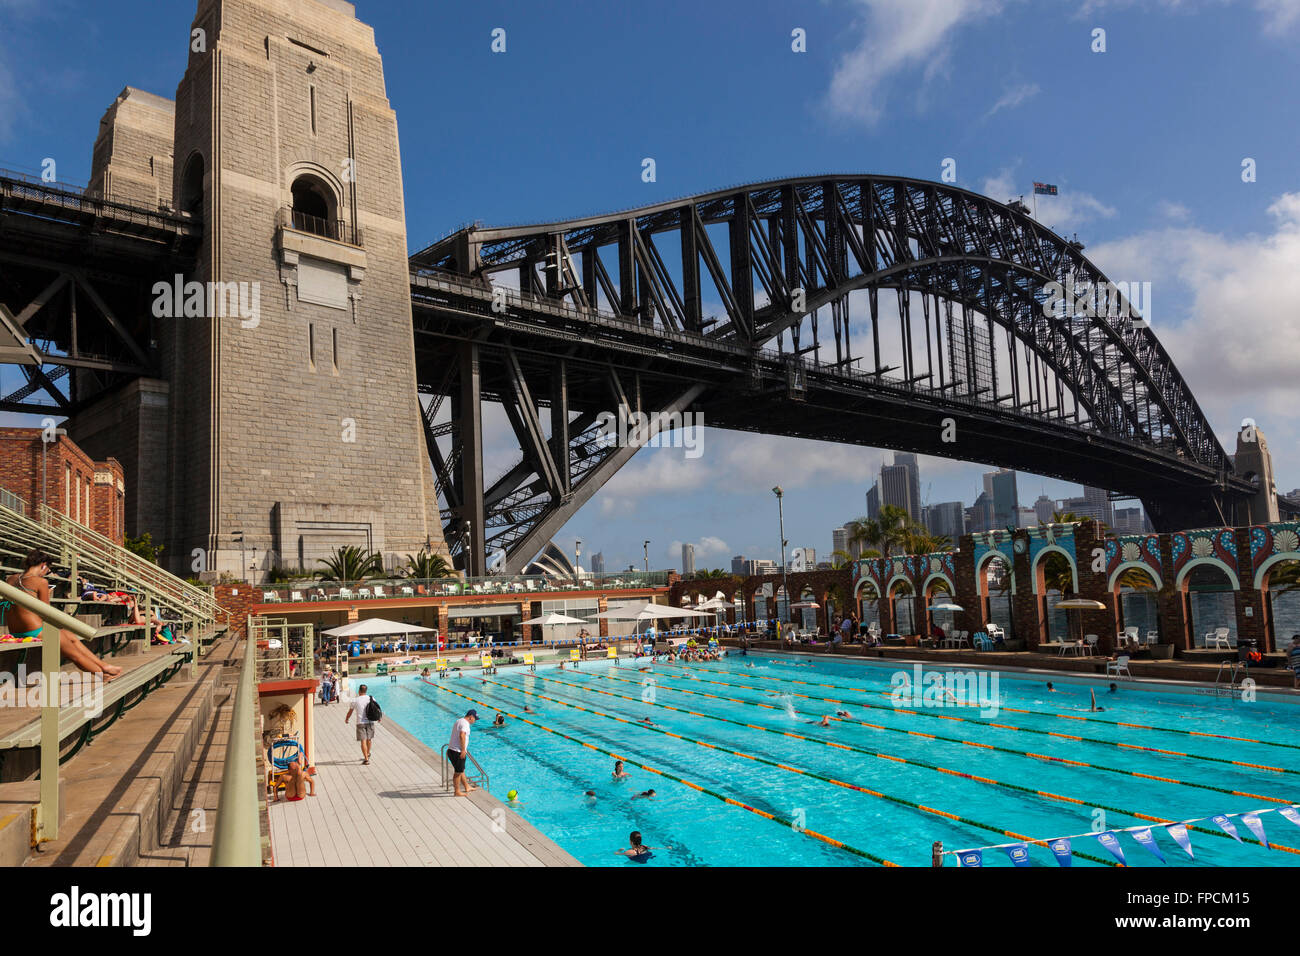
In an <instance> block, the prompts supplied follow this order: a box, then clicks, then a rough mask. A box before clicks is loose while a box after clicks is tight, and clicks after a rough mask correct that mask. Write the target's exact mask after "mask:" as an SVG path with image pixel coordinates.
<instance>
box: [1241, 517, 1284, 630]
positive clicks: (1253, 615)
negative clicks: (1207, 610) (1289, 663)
mask: <svg viewBox="0 0 1300 956" xmlns="http://www.w3.org/2000/svg"><path fill="white" fill-rule="evenodd" d="M1234 534H1235V536H1236V538H1237V578H1238V580H1240V581H1241V590H1240V591H1238V592H1237V593H1236V595H1235V596H1234V603H1235V605H1236V610H1237V641H1238V643H1240V642H1241V641H1242V640H1254V641H1257V642H1258V644H1257V648H1258V650H1259V652H1260V653H1261V654H1268V653H1271V652H1272V651H1274V650H1275V649H1276V645H1277V637H1278V635H1277V634H1270V633H1269V630H1270V629H1269V627H1268V621H1267V615H1266V613H1265V611H1266V609H1267V602H1268V595H1267V594H1266V593H1265V592H1263V591H1258V590H1256V589H1255V587H1254V584H1255V568H1254V562H1253V561H1252V560H1251V559H1250V529H1249V528H1237V529H1235V531H1234ZM1274 629H1276V622H1275V623H1274ZM1284 636H1285V637H1288V638H1289V635H1284ZM1288 643H1290V642H1289V640H1288Z"/></svg>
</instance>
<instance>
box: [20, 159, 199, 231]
mask: <svg viewBox="0 0 1300 956" xmlns="http://www.w3.org/2000/svg"><path fill="white" fill-rule="evenodd" d="M0 200H3V203H4V205H6V206H14V207H18V208H21V207H22V206H24V205H30V206H39V207H41V208H42V209H51V208H54V209H61V210H66V211H68V212H71V213H78V214H81V215H84V216H93V217H95V218H97V219H108V220H112V221H114V222H120V223H130V224H131V225H135V226H144V227H148V228H151V229H162V230H167V231H171V232H176V231H197V230H198V228H199V226H198V224H197V223H195V222H192V221H190V220H189V219H188V218H187V217H184V216H180V215H178V214H177V213H175V212H174V211H173V210H171V209H170V208H169V207H166V206H162V205H160V206H158V207H156V208H150V207H147V206H135V205H132V204H130V203H125V202H119V201H117V200H114V199H106V198H104V197H103V196H101V195H99V194H97V193H95V192H93V191H91V190H89V189H86V188H83V187H80V186H73V185H70V184H68V183H48V182H45V181H43V180H41V179H39V178H37V177H35V176H31V175H28V174H26V173H18V172H13V171H11V170H2V169H0Z"/></svg>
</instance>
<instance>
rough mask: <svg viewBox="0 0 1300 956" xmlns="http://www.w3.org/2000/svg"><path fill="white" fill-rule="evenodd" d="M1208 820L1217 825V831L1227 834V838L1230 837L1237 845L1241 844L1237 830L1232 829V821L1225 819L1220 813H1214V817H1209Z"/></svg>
mask: <svg viewBox="0 0 1300 956" xmlns="http://www.w3.org/2000/svg"><path fill="white" fill-rule="evenodd" d="M1210 819H1211V820H1213V821H1214V822H1215V823H1217V824H1218V825H1219V829H1220V830H1222V831H1223V832H1224V833H1226V834H1228V836H1230V837H1232V838H1233V839H1234V840H1236V841H1237V842H1238V843H1240V842H1241V837H1239V836H1237V828H1236V827H1234V826H1233V825H1232V821H1231V820H1229V819H1228V818H1227V817H1225V816H1224V815H1223V814H1222V813H1216V814H1215V815H1214V816H1212V817H1210Z"/></svg>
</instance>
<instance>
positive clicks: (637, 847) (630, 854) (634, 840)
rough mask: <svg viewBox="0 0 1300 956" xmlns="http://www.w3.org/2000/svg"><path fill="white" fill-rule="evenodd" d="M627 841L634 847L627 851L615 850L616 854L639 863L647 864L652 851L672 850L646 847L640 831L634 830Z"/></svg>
mask: <svg viewBox="0 0 1300 956" xmlns="http://www.w3.org/2000/svg"><path fill="white" fill-rule="evenodd" d="M627 839H628V842H629V843H631V844H632V845H631V846H630V847H627V848H626V849H621V850H615V851H614V852H615V853H617V854H618V855H619V856H625V857H627V858H628V859H629V860H634V861H635V862H637V863H645V862H646V861H647V860H649V859H650V851H651V850H671V849H672V847H670V846H646V845H645V844H644V843H642V842H641V832H640V831H639V830H633V831H632V833H631V834H630V835H629V836H628V838H627Z"/></svg>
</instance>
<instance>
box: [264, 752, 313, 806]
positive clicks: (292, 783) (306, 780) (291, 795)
mask: <svg viewBox="0 0 1300 956" xmlns="http://www.w3.org/2000/svg"><path fill="white" fill-rule="evenodd" d="M281 779H282V780H283V781H284V797H285V799H286V800H288V801H289V802H290V803H293V802H294V801H297V800H301V799H302V798H303V797H314V796H316V781H315V780H314V779H312V776H311V775H310V774H309V773H307V771H305V770H303V769H302V764H300V763H299V762H298V761H297V760H293V761H291V762H290V763H289V771H288V773H286V774H285V775H284V776H283V777H282V778H281ZM304 786H306V787H308V788H309V789H308V790H307V792H306V793H303V787H304ZM279 802H280V788H279V787H276V788H275V799H274V800H273V801H272V803H279Z"/></svg>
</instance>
